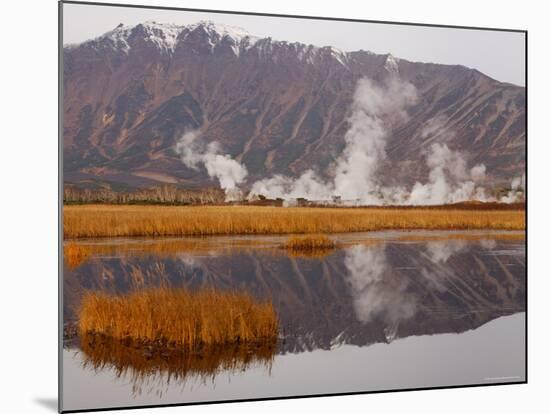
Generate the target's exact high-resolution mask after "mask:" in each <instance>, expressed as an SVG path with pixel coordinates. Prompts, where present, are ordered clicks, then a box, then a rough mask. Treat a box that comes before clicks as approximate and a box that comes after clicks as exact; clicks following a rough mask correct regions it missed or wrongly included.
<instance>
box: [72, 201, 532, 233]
mask: <svg viewBox="0 0 550 414" xmlns="http://www.w3.org/2000/svg"><path fill="white" fill-rule="evenodd" d="M524 229H525V210H523V209H517V210H488V209H479V210H477V209H468V210H465V209H456V210H455V209H450V208H447V207H442V208H439V209H438V208H433V207H429V208H422V207H417V208H397V207H390V208H386V207H376V208H374V207H369V208H342V207H335V208H328V207H323V208H317V207H289V208H283V207H264V206H134V205H82V206H65V207H64V208H63V235H64V238H65V239H78V238H96V237H97V238H100V237H164V236H175V237H177V236H214V235H255V234H258V235H261V234H263V235H267V234H308V233H317V234H320V233H327V234H329V233H348V232H367V231H381V230H524Z"/></svg>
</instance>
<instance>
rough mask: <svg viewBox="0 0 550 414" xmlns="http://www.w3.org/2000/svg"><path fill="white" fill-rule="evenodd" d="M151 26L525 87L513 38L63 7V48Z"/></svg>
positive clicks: (520, 47)
mask: <svg viewBox="0 0 550 414" xmlns="http://www.w3.org/2000/svg"><path fill="white" fill-rule="evenodd" d="M147 20H154V21H157V22H160V23H176V24H189V23H194V22H197V21H199V20H212V21H214V22H216V23H224V24H228V25H233V26H239V27H242V28H244V29H246V30H247V31H248V32H250V34H253V35H256V36H260V37H267V36H271V37H272V38H273V39H277V40H288V41H292V42H295V41H298V42H303V43H306V44H314V45H317V46H334V47H337V48H339V49H342V50H345V51H353V50H359V49H363V50H370V51H372V52H375V53H381V54H384V53H391V54H393V55H394V56H396V57H400V58H403V59H407V60H411V61H420V62H434V63H445V64H461V65H464V66H468V67H471V68H476V69H478V70H479V71H481V72H483V73H485V74H486V75H488V76H491V77H492V78H494V79H497V80H499V81H503V82H510V83H514V84H516V85H521V86H523V85H524V80H525V38H524V36H525V35H524V34H523V33H512V32H498V31H486V30H466V29H447V28H432V27H420V26H404V25H395V24H380V23H351V22H339V21H327V20H310V19H295V18H280V17H264V16H247V15H232V14H217V13H199V12H189V11H179V10H178V11H176V10H151V9H135V8H128V7H110V6H96V5H81V4H79V5H76V4H64V5H63V42H64V43H65V44H67V43H80V42H82V41H84V40H87V39H91V38H93V37H96V36H99V35H101V34H103V33H105V32H107V31H109V30H112V29H113V28H114V27H116V26H117V25H118V24H119V23H124V24H127V25H132V24H137V23H141V22H144V21H147Z"/></svg>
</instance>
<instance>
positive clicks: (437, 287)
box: [64, 238, 525, 353]
mask: <svg viewBox="0 0 550 414" xmlns="http://www.w3.org/2000/svg"><path fill="white" fill-rule="evenodd" d="M163 283H168V284H169V285H171V286H185V287H189V288H198V287H201V286H205V285H208V286H213V287H215V288H219V289H239V290H240V289H245V290H248V291H250V292H252V293H253V294H255V295H257V296H260V297H271V298H272V300H273V303H274V305H275V307H276V308H277V311H278V314H279V317H280V320H281V324H280V326H281V329H282V332H281V334H282V335H283V336H284V338H285V339H284V341H283V342H282V344H281V345H280V347H279V352H282V353H285V352H298V351H302V350H310V349H316V348H323V349H328V348H330V347H331V346H334V345H337V344H343V343H348V344H355V345H368V344H372V343H377V342H389V341H391V340H393V339H395V338H399V337H406V336H411V335H426V334H437V333H445V332H463V331H465V330H469V329H475V328H476V327H478V326H480V325H482V324H484V323H486V322H488V321H489V320H492V319H494V318H497V317H499V316H503V315H508V314H512V313H516V312H519V311H523V310H524V309H525V254H524V240H507V239H498V238H495V239H486V240H481V241H480V240H473V241H472V240H466V239H464V240H462V239H438V240H431V241H426V240H421V241H408V242H407V241H399V240H397V241H396V240H381V241H379V242H376V243H372V242H371V243H368V244H358V245H355V246H352V247H348V248H346V249H342V250H339V251H337V252H335V253H334V254H332V255H329V256H327V257H324V258H317V259H300V258H292V257H288V256H285V255H282V254H277V255H274V254H271V253H267V252H266V251H262V250H261V249H254V248H247V249H241V250H238V251H234V252H228V253H224V254H223V255H219V256H216V255H212V254H204V253H203V254H200V253H193V254H191V253H184V252H182V253H181V254H173V255H169V256H164V257H163V256H158V255H143V254H142V255H132V254H124V253H123V254H111V255H100V256H97V257H92V258H91V259H90V260H88V261H87V262H85V263H83V264H82V265H80V266H79V267H78V268H76V269H73V270H69V269H65V309H64V312H65V320H70V319H73V318H74V313H73V309H75V306H77V304H78V299H79V296H80V295H81V293H82V291H83V290H84V289H103V290H106V291H109V292H116V293H122V292H126V291H129V290H133V289H140V288H144V287H148V286H158V285H159V284H163Z"/></svg>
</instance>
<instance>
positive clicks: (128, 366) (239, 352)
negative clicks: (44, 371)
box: [80, 336, 277, 396]
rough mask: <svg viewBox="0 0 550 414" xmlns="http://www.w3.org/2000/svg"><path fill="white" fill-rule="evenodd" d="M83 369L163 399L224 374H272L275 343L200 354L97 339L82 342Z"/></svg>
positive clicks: (135, 391)
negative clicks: (255, 370)
mask: <svg viewBox="0 0 550 414" xmlns="http://www.w3.org/2000/svg"><path fill="white" fill-rule="evenodd" d="M80 348H81V350H82V353H81V354H82V365H83V367H84V368H90V369H92V370H94V371H95V372H100V371H103V370H111V371H112V372H113V374H114V375H115V376H116V378H117V379H120V380H122V381H130V383H131V384H132V392H133V395H134V396H137V395H141V394H144V393H146V394H147V393H149V394H150V393H153V392H154V393H155V394H157V395H159V396H162V394H163V393H164V390H166V389H168V387H169V385H173V383H174V382H176V384H179V385H181V387H182V388H183V387H185V386H186V384H187V383H188V382H190V385H191V384H192V383H194V382H201V383H206V382H207V381H208V380H210V381H214V379H215V378H216V376H217V375H219V374H222V373H227V374H236V373H238V372H241V371H244V370H246V369H249V368H252V367H258V366H259V367H264V368H265V369H266V371H267V372H268V373H270V372H271V366H272V363H273V358H274V355H275V352H276V349H277V343H276V340H273V341H269V342H261V343H252V344H225V345H223V346H222V345H219V346H212V347H203V348H202V349H200V350H198V351H193V352H191V351H183V350H181V349H176V348H159V349H155V348H153V347H147V346H143V345H142V344H139V343H135V342H131V341H127V342H124V341H117V340H112V339H108V338H101V337H97V336H85V337H84V338H82V339H81V340H80Z"/></svg>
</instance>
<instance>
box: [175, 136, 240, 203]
mask: <svg viewBox="0 0 550 414" xmlns="http://www.w3.org/2000/svg"><path fill="white" fill-rule="evenodd" d="M199 135H200V134H199V132H198V131H196V130H193V131H187V132H186V133H185V134H183V136H182V137H181V139H180V140H179V141H178V142H177V143H176V148H175V150H176V152H177V153H178V154H179V155H180V158H181V161H182V162H183V163H184V164H185V165H186V166H187V167H189V168H192V169H194V170H198V167H199V165H200V164H203V165H204V167H205V168H206V172H207V173H208V176H209V177H211V178H216V179H217V180H218V181H219V183H220V187H221V188H222V189H223V190H224V191H225V196H226V201H231V200H235V199H240V198H241V195H242V194H241V190H240V189H239V188H238V185H239V184H242V183H243V181H244V180H245V178H246V176H247V175H248V171H247V170H246V167H245V166H244V165H242V164H240V163H239V162H237V161H235V160H234V159H232V158H231V156H230V155H227V154H225V155H221V154H219V153H218V152H219V147H218V143H216V142H211V143H210V144H208V145H206V146H205V145H204V144H202V145H201V143H199V142H197V140H196V139H197V137H198V136H199Z"/></svg>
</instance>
